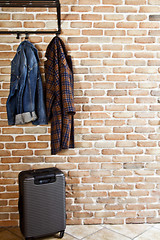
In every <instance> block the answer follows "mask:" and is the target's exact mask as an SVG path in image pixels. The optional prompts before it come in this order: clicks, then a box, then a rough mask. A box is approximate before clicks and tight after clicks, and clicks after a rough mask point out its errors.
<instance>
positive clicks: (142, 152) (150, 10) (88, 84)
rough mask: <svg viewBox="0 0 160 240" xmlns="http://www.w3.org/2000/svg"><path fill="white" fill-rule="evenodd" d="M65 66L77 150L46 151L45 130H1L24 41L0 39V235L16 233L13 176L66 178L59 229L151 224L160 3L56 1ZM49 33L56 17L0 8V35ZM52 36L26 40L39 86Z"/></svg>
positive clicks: (156, 183) (158, 138)
mask: <svg viewBox="0 0 160 240" xmlns="http://www.w3.org/2000/svg"><path fill="white" fill-rule="evenodd" d="M61 7H62V34H61V38H62V39H63V41H64V42H65V44H66V47H67V50H68V52H69V54H70V55H71V56H72V59H73V68H74V77H75V84H74V88H75V107H76V115H75V146H76V147H75V149H68V150H63V151H61V152H60V153H58V154H57V155H56V156H52V155H51V151H50V124H49V125H45V126H33V125H32V124H26V125H23V126H20V125H19V126H8V124H7V114H6V100H7V97H8V94H9V80H10V71H11V67H10V65H11V60H12V59H13V57H14V55H15V52H16V49H17V46H18V45H19V43H20V42H21V41H22V40H24V36H21V39H20V40H18V39H16V36H15V35H0V135H1V136H0V157H1V162H0V170H1V171H0V212H1V213H0V226H16V225H18V221H19V220H18V173H19V172H20V171H22V170H27V169H37V168H44V167H52V166H56V167H58V168H60V169H61V170H62V171H63V172H64V173H65V176H66V182H67V185H66V209H67V224H125V223H157V222H160V218H159V213H160V212H159V208H160V204H159V188H160V163H159V161H160V158H159V154H160V134H159V132H160V128H159V125H160V121H159V117H160V113H159V111H160V105H159V104H160V90H159V86H160V75H159V74H160V60H159V59H160V54H159V52H158V51H159V50H160V38H159V36H160V30H159V27H160V15H159V12H160V1H158V0H148V1H147V0H139V1H138V0H135V1H133V0H124V1H123V0H72V1H68V0H61ZM13 28H15V29H17V30H18V29H23V30H25V29H26V28H27V29H29V30H38V29H46V30H47V29H49V30H51V29H55V28H56V13H55V9H52V8H51V9H47V8H41V9H39V8H16V9H15V8H9V7H8V8H1V14H0V30H4V29H5V30H6V29H8V30H9V29H11V30H12V29H13ZM52 37H53V36H52V35H46V34H45V35H43V34H41V35H34V34H32V35H30V37H29V40H30V41H31V42H32V43H33V44H35V46H36V47H37V49H38V52H39V57H40V69H41V73H42V78H43V82H44V85H45V79H44V60H45V57H44V56H45V50H46V48H47V45H48V44H49V42H50V41H51V39H52Z"/></svg>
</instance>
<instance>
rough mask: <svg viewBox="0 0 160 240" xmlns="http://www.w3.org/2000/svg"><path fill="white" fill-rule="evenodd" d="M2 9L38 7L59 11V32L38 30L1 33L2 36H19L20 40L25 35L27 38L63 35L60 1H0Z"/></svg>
mask: <svg viewBox="0 0 160 240" xmlns="http://www.w3.org/2000/svg"><path fill="white" fill-rule="evenodd" d="M0 7H16V8H19V7H32V8H33V7H36V8H42V7H47V8H56V9H57V25H58V30H56V31H50V30H40V31H38V30H36V31H29V30H27V31H9V30H8V31H7V30H6V31H0V34H17V39H19V37H20V35H21V34H25V35H26V38H28V35H29V34H31V33H33V34H56V35H58V34H60V33H61V6H60V3H59V0H0Z"/></svg>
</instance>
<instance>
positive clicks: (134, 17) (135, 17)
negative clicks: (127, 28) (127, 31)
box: [127, 14, 147, 21]
mask: <svg viewBox="0 0 160 240" xmlns="http://www.w3.org/2000/svg"><path fill="white" fill-rule="evenodd" d="M146 19H147V16H146V15H142V14H141V15H140V14H139V15H128V16H127V20H128V21H144V20H146Z"/></svg>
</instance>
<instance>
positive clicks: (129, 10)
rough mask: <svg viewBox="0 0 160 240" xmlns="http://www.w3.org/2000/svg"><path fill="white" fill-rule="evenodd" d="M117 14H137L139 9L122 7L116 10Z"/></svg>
mask: <svg viewBox="0 0 160 240" xmlns="http://www.w3.org/2000/svg"><path fill="white" fill-rule="evenodd" d="M116 12H117V13H136V12H138V9H137V7H129V6H122V7H117V8H116Z"/></svg>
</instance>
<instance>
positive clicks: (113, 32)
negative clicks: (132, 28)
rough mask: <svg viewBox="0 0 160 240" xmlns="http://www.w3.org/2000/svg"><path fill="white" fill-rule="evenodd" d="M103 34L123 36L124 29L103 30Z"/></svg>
mask: <svg viewBox="0 0 160 240" xmlns="http://www.w3.org/2000/svg"><path fill="white" fill-rule="evenodd" d="M104 35H105V36H125V35H126V33H125V30H119V29H118V30H105V31H104Z"/></svg>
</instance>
